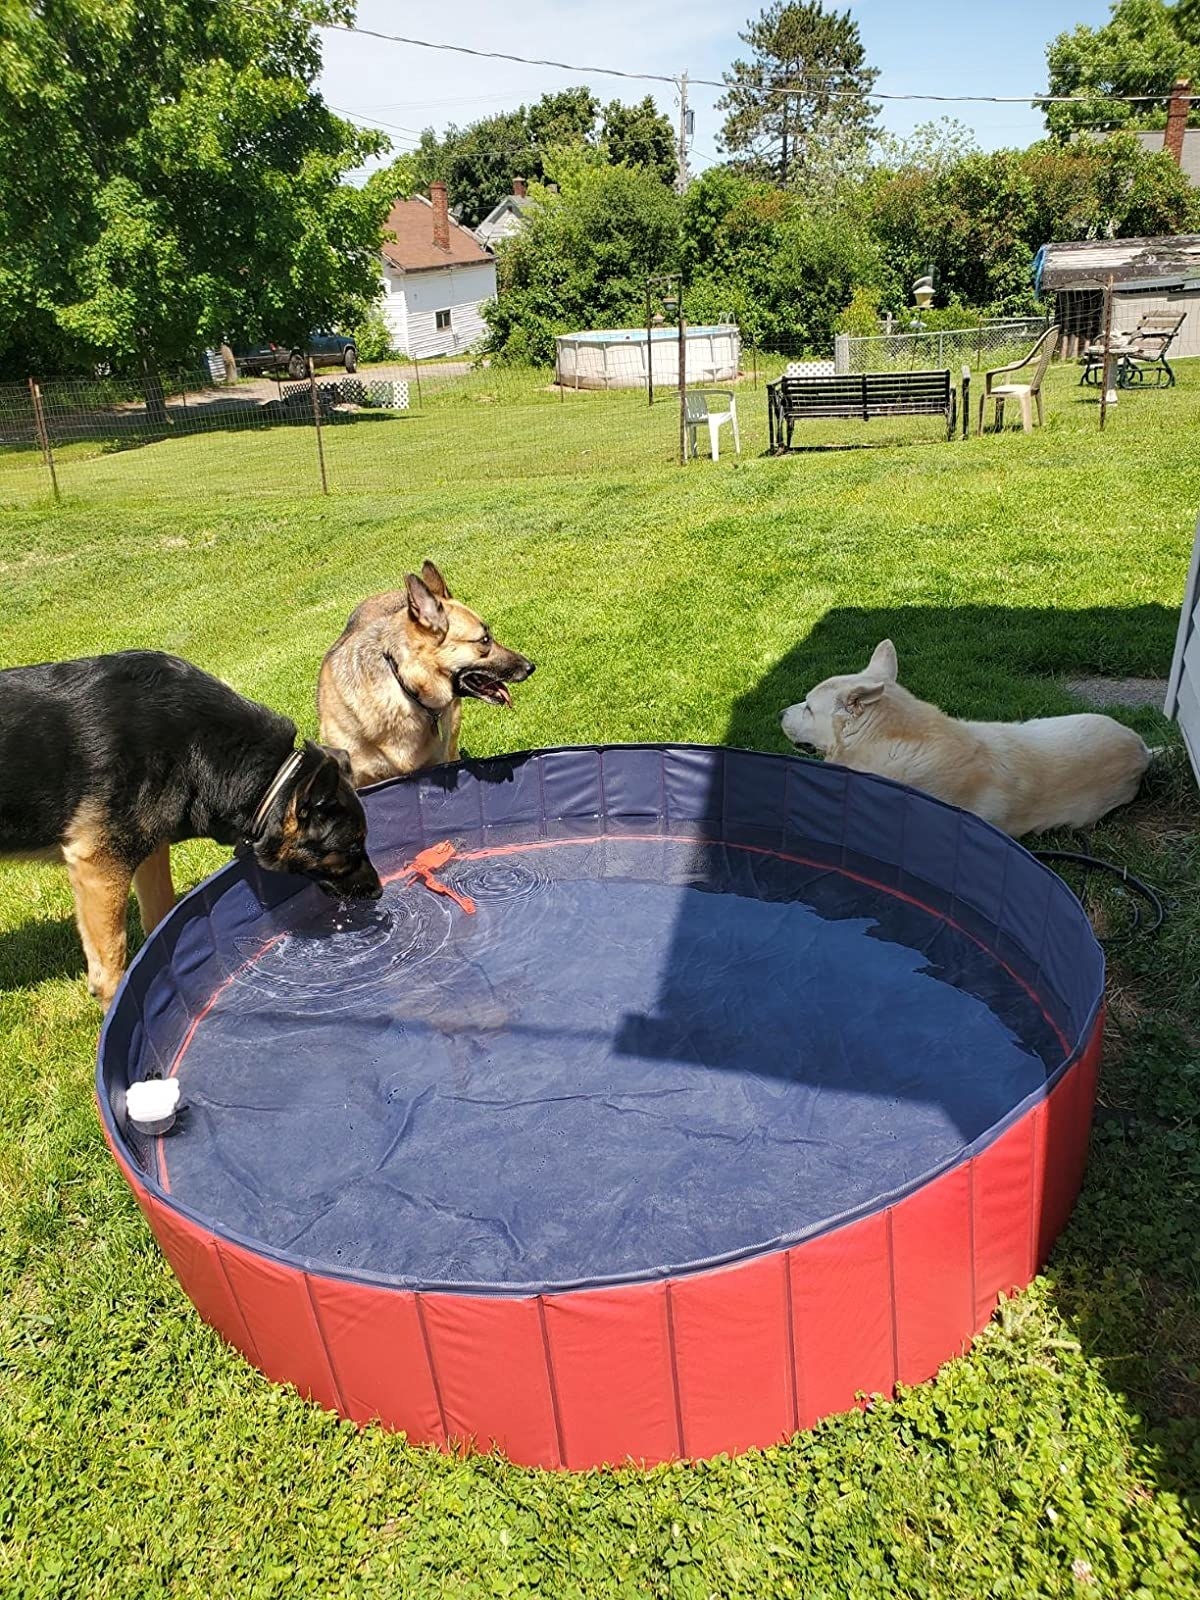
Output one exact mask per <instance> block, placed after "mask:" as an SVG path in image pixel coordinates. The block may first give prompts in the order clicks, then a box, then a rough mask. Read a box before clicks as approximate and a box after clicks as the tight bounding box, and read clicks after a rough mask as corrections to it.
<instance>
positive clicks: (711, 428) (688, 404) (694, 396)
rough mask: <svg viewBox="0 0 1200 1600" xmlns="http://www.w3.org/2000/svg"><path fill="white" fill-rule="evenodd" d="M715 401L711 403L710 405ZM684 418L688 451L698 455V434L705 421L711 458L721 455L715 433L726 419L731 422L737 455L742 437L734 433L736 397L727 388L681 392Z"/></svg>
mask: <svg viewBox="0 0 1200 1600" xmlns="http://www.w3.org/2000/svg"><path fill="white" fill-rule="evenodd" d="M714 402H715V405H714ZM684 422H685V423H686V424H687V436H688V454H689V455H690V456H693V457H695V456H698V455H699V454H700V445H699V442H698V438H697V436H698V434H699V432H700V429H701V428H702V427H704V426H705V424H707V426H708V443H709V448H710V449H711V451H712V458H713V460H714V461H719V460H720V459H721V450H720V444H719V437H720V433H721V427H722V425H723V424H724V423H726V422H731V423H732V424H733V448H734V449H735V450H736V451H737V453H738V455H739V456H740V455H741V453H742V438H741V435H740V434H739V433H738V419H737V400H736V398H735V396H734V393H733V391H732V390H731V389H689V390H688V391H687V393H686V394H685V395H684Z"/></svg>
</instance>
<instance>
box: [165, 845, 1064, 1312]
mask: <svg viewBox="0 0 1200 1600" xmlns="http://www.w3.org/2000/svg"><path fill="white" fill-rule="evenodd" d="M442 876H443V877H444V878H445V879H446V881H448V882H451V883H453V884H455V885H456V886H457V887H458V888H459V889H460V890H461V891H462V892H463V893H465V894H469V895H470V896H471V897H472V898H473V900H474V901H475V904H476V908H477V909H476V912H475V914H474V915H467V914H465V913H464V912H463V911H462V910H461V909H460V908H459V907H458V906H457V905H455V904H454V903H452V902H451V901H450V900H448V899H446V898H444V897H441V896H436V895H434V894H431V893H430V892H429V891H428V890H427V889H425V888H423V887H421V886H419V885H417V886H413V885H411V884H409V885H404V886H401V885H399V884H393V885H391V886H389V888H388V889H387V891H386V893H385V897H384V899H383V900H382V901H381V902H379V903H378V904H377V905H372V906H370V907H368V908H363V907H354V908H349V909H347V908H339V907H337V906H336V905H334V904H333V903H332V902H329V901H327V900H324V899H323V898H321V897H319V896H318V895H317V894H316V893H315V892H313V893H311V894H310V893H307V892H306V893H305V894H303V895H302V896H300V897H298V899H297V901H296V902H293V905H294V906H296V907H302V908H303V913H302V916H303V920H297V921H296V922H295V923H293V925H291V926H290V927H289V929H288V930H287V931H285V932H284V934H283V936H282V937H280V938H277V939H276V940H275V941H274V942H273V943H271V944H270V945H269V947H267V948H265V949H263V948H262V946H263V943H264V941H263V938H262V937H261V935H254V936H250V935H247V938H246V940H245V943H244V946H243V948H242V950H241V951H240V952H239V958H240V959H241V960H242V961H244V963H245V964H244V965H243V966H242V967H241V970H240V971H239V972H238V974H237V976H236V977H235V979H234V981H233V982H232V983H230V984H229V985H228V986H227V987H226V988H224V989H223V990H221V992H220V993H219V994H218V995H217V998H216V1000H215V1002H214V1004H213V1005H212V1008H211V1010H210V1011H209V1012H208V1014H207V1015H206V1016H205V1017H204V1018H203V1020H202V1021H201V1023H200V1025H199V1027H198V1028H197V1029H196V1030H195V1033H194V1036H193V1037H192V1039H191V1042H190V1044H189V1045H188V1047H187V1050H186V1052H185V1054H184V1055H183V1057H182V1060H181V1062H180V1064H179V1075H180V1080H181V1083H182V1088H183V1095H184V1099H185V1101H186V1103H187V1105H188V1111H187V1114H186V1117H185V1118H184V1120H183V1123H182V1125H181V1127H180V1130H179V1131H178V1133H176V1134H175V1135H172V1136H171V1137H170V1138H168V1139H166V1140H163V1141H160V1158H161V1160H162V1162H163V1167H164V1169H165V1172H164V1175H165V1176H166V1177H167V1178H168V1180H169V1183H170V1188H171V1192H172V1194H173V1195H174V1196H175V1198H176V1199H177V1200H179V1201H180V1202H181V1203H182V1204H184V1205H185V1206H187V1207H188V1208H189V1209H190V1210H192V1211H193V1212H196V1213H198V1214H200V1215H201V1216H206V1217H210V1218H212V1219H214V1220H215V1221H216V1222H217V1223H218V1224H219V1225H220V1226H221V1227H222V1229H224V1230H228V1231H231V1232H233V1233H235V1234H240V1235H243V1236H245V1237H247V1238H250V1239H253V1240H256V1241H259V1242H261V1243H263V1244H265V1245H267V1246H269V1247H271V1248H273V1249H275V1250H278V1251H282V1252H286V1253H287V1254H288V1255H289V1256H291V1257H293V1258H295V1259H297V1260H300V1261H302V1262H304V1263H305V1264H308V1265H312V1266H317V1267H325V1268H334V1269H339V1270H343V1271H354V1272H356V1273H359V1274H375V1275H379V1276H381V1277H390V1278H400V1279H408V1280H413V1281H418V1282H421V1283H433V1284H436V1283H453V1284H476V1285H479V1284H501V1285H506V1286H517V1285H522V1284H527V1285H529V1284H565V1283H575V1282H580V1281H590V1280H595V1279H606V1278H622V1277H625V1278H627V1277H637V1276H639V1275H644V1274H655V1273H657V1272H659V1271H661V1270H662V1269H664V1268H668V1267H679V1266H683V1265H686V1264H688V1263H692V1262H698V1261H702V1260H709V1259H712V1258H720V1257H727V1256H734V1255H736V1254H738V1253H741V1252H745V1251H748V1250H751V1249H753V1248H755V1247H761V1246H763V1245H765V1244H769V1243H771V1242H773V1241H776V1240H781V1239H784V1238H791V1237H794V1236H796V1235H798V1234H801V1233H803V1232H804V1231H806V1230H809V1229H813V1228H817V1227H819V1226H821V1225H822V1224H823V1223H824V1222H827V1221H829V1220H831V1219H833V1218H836V1217H838V1216H841V1215H844V1214H845V1213H847V1212H852V1211H853V1210H855V1209H856V1208H859V1207H863V1206H865V1205H868V1204H870V1203H871V1202H872V1201H874V1200H877V1199H879V1198H880V1197H882V1196H885V1195H887V1194H889V1193H891V1192H893V1191H895V1190H897V1189H901V1188H903V1187H904V1186H905V1185H907V1184H910V1183H913V1182H914V1181H916V1180H917V1179H919V1178H920V1177H922V1176H923V1175H925V1174H927V1173H929V1172H930V1171H931V1170H933V1169H936V1168H937V1167H938V1166H939V1165H942V1164H945V1163H947V1162H949V1161H951V1160H953V1159H954V1158H955V1157H956V1156H957V1155H958V1154H959V1152H961V1150H962V1149H963V1148H964V1146H966V1145H968V1144H970V1143H971V1141H972V1140H974V1139H975V1138H977V1137H979V1136H980V1135H982V1134H984V1133H985V1132H986V1131H987V1130H988V1129H989V1128H990V1127H992V1126H993V1125H994V1124H995V1123H996V1122H997V1121H998V1120H1000V1119H1001V1118H1003V1117H1004V1116H1005V1115H1006V1114H1007V1113H1009V1112H1010V1111H1012V1110H1013V1109H1014V1108H1015V1107H1016V1106H1017V1105H1018V1104H1019V1103H1020V1102H1021V1101H1022V1100H1023V1099H1024V1098H1025V1097H1026V1096H1027V1095H1029V1094H1030V1093H1032V1092H1033V1091H1034V1090H1036V1089H1037V1088H1038V1086H1039V1085H1040V1084H1042V1083H1043V1082H1044V1081H1045V1077H1046V1074H1047V1071H1048V1070H1051V1069H1052V1068H1053V1067H1054V1066H1055V1065H1057V1063H1058V1062H1059V1061H1060V1060H1061V1058H1062V1053H1063V1050H1062V1045H1061V1043H1060V1041H1059V1038H1058V1037H1057V1035H1056V1033H1055V1031H1054V1029H1053V1027H1052V1026H1051V1024H1050V1023H1049V1022H1048V1021H1047V1019H1046V1017H1045V1016H1044V1015H1043V1014H1042V1012H1041V1010H1040V1009H1039V1007H1038V1005H1037V1003H1036V1002H1035V1001H1034V999H1033V998H1032V996H1031V995H1030V994H1028V993H1027V991H1026V990H1025V989H1024V988H1023V987H1021V986H1020V985H1019V984H1018V983H1017V982H1016V980H1015V979H1014V978H1012V977H1011V976H1010V974H1008V973H1007V972H1006V971H1005V969H1004V968H1003V967H1002V966H1001V965H1000V964H999V963H998V962H997V961H996V959H995V957H994V956H992V955H991V954H990V953H988V952H986V951H984V950H983V949H981V948H980V947H979V946H978V945H977V944H976V943H974V942H973V941H972V940H971V939H970V938H968V937H967V936H966V935H965V934H963V933H960V932H958V931H956V930H955V929H954V928H953V927H951V926H950V925H948V924H947V923H945V922H943V921H940V920H939V919H938V918H936V917H935V916H933V915H932V914H931V913H929V912H926V911H924V910H921V909H920V908H918V907H914V906H911V905H908V904H906V903H904V902H902V901H900V900H897V899H896V898H894V897H892V896H889V895H888V894H886V893H885V892H882V891H879V890H875V889H871V888H868V887H866V886H865V885H862V884H860V883H856V882H854V881H852V880H850V879H848V878H846V877H844V876H842V875H840V874H837V873H834V872H830V871H827V870H818V869H810V868H806V867H802V866H800V865H797V864H794V863H788V862H785V861H783V860H780V859H779V858H777V857H771V856H762V855H754V854H749V853H746V852H739V851H737V850H734V849H727V848H726V847H723V846H720V845H708V846H697V845H695V844H691V843H688V842H686V841H671V840H664V839H657V840H643V841H638V840H631V839H622V840H614V841H610V842H603V841H594V840H592V841H587V842H586V843H578V844H573V843H559V844H555V845H553V846H551V847H549V848H527V849H513V850H512V851H510V852H509V853H499V854H494V855H490V856H488V857H485V858H482V859H459V860H456V861H454V862H452V863H451V865H450V866H449V867H448V868H447V869H446V870H445V872H444V873H443V874H442ZM223 970H227V969H223ZM219 982H220V974H217V973H214V982H213V988H214V991H215V990H216V989H217V987H218V984H219Z"/></svg>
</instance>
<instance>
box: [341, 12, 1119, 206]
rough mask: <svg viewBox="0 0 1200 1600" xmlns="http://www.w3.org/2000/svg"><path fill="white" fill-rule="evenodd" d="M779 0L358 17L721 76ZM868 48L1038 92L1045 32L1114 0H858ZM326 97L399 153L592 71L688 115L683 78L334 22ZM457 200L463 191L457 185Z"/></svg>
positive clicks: (905, 126) (705, 118) (972, 88)
mask: <svg viewBox="0 0 1200 1600" xmlns="http://www.w3.org/2000/svg"><path fill="white" fill-rule="evenodd" d="M765 4H766V0H689V3H687V4H678V3H675V4H659V5H654V4H653V3H652V0H651V3H647V0H575V3H571V0H509V3H508V4H504V5H501V4H497V3H496V0H456V3H455V4H454V5H447V7H446V9H445V10H444V11H443V10H441V8H440V7H435V6H431V5H429V4H428V3H425V4H421V5H413V4H410V3H408V0H359V8H358V25H359V26H360V27H364V28H374V29H377V30H378V31H380V32H383V33H400V34H406V35H409V36H411V37H413V38H418V39H428V40H433V41H435V42H444V43H452V44H462V45H470V46H471V47H472V48H475V49H480V50H507V51H510V52H512V53H514V54H516V55H525V56H541V57H551V58H553V59H555V60H559V61H566V62H570V63H578V64H582V65H584V66H593V67H596V66H600V67H618V68H621V69H623V70H625V71H631V72H650V73H662V74H665V75H668V76H670V77H672V78H677V77H678V75H679V74H680V72H681V71H682V70H684V69H686V70H687V71H688V73H689V74H690V75H691V76H692V77H693V78H710V79H715V80H718V81H719V80H720V78H721V74H722V72H723V71H724V70H725V69H726V68H728V67H729V65H730V64H731V63H732V62H733V61H734V60H735V59H736V57H737V56H738V55H739V54H740V53H743V50H744V47H743V46H742V45H741V44H740V42H739V40H738V37H737V35H738V31H739V29H742V28H744V27H745V26H746V21H747V19H748V18H749V17H751V16H752V15H757V14H758V12H759V11H760V10H761V9H763V7H764V6H765ZM850 10H851V12H852V14H853V16H854V18H855V20H856V21H857V23H858V25H859V30H860V32H861V36H862V41H863V45H864V47H865V49H866V55H867V61H868V62H869V63H870V65H872V66H874V67H877V68H878V69H879V74H880V76H879V80H878V82H877V84H876V86H875V87H876V90H877V91H879V90H889V91H891V92H892V93H895V94H911V93H921V92H924V93H931V94H951V93H959V94H985V95H986V94H991V95H1028V94H1031V93H1033V92H1035V91H1036V90H1038V89H1041V88H1044V87H1045V82H1046V45H1047V43H1048V42H1049V40H1050V39H1052V38H1053V37H1054V36H1055V35H1056V34H1058V33H1060V32H1062V31H1063V30H1064V29H1068V30H1069V29H1071V28H1074V27H1075V26H1076V25H1077V24H1078V23H1085V24H1088V25H1090V26H1092V27H1095V26H1098V25H1100V24H1102V23H1103V22H1104V21H1105V20H1106V18H1107V16H1108V10H1109V8H1108V5H1107V4H1106V3H1105V0H1004V3H1002V4H1000V5H999V6H989V7H988V8H987V9H986V11H985V10H984V8H983V7H982V6H981V5H979V3H978V0H975V3H974V4H973V3H972V0H965V3H964V0H957V3H956V4H950V3H949V0H926V3H925V4H921V5H917V4H913V3H906V0H855V3H852V4H851V6H850ZM323 44H324V63H325V64H324V70H323V72H322V75H321V89H322V92H323V93H324V95H325V98H326V100H327V101H328V102H329V104H330V105H332V106H334V107H335V108H336V109H337V110H339V111H341V112H350V113H353V114H354V117H355V119H356V120H358V121H360V122H364V123H368V124H370V125H372V126H376V127H382V128H383V129H384V131H385V132H386V133H387V134H388V136H389V138H391V140H392V141H393V146H394V148H395V149H396V150H402V149H405V148H411V147H412V146H413V144H414V143H415V142H416V137H417V135H418V134H419V133H420V130H421V129H422V128H425V127H433V128H435V129H437V130H438V132H441V131H443V130H444V129H445V127H446V126H447V124H448V123H452V122H454V123H458V124H459V125H460V126H462V125H463V124H465V123H468V122H474V121H476V120H478V118H480V117H485V116H490V115H492V114H493V113H495V112H497V111H505V110H510V109H512V108H513V107H515V106H518V105H520V104H522V102H524V103H526V104H528V103H529V102H530V101H532V100H536V99H538V98H539V97H540V96H541V95H543V94H545V93H546V92H548V91H553V90H557V89H563V88H567V87H569V86H570V85H572V84H578V83H587V84H589V85H590V87H591V88H592V90H593V92H594V93H596V94H597V95H599V96H600V97H601V98H602V99H603V100H605V101H608V100H612V99H621V100H640V99H641V98H642V97H643V95H645V94H647V93H649V94H652V95H653V96H654V98H655V100H656V101H657V103H658V105H659V108H660V109H661V110H662V111H664V112H666V113H667V115H669V116H670V117H671V118H672V119H673V120H675V119H677V118H678V100H677V98H676V91H675V89H674V87H673V86H672V85H671V84H655V83H636V82H627V81H622V80H621V79H619V78H609V77H604V76H601V75H599V74H588V73H586V72H561V71H558V70H556V69H553V68H546V67H524V66H517V65H514V64H513V63H511V62H504V61H481V60H475V59H473V58H472V57H469V56H462V55H453V54H450V53H446V52H441V51H432V50H422V49H417V48H415V47H413V46H409V45H401V44H392V43H385V42H383V41H382V40H378V39H371V38H367V37H364V36H362V35H350V34H345V33H340V32H335V31H333V30H325V31H324V33H323ZM719 96H720V90H719V89H712V88H703V87H701V86H698V85H697V86H695V87H694V88H693V89H692V91H691V93H690V95H689V103H690V104H691V105H692V107H693V109H694V111H695V114H696V123H695V137H694V141H693V146H692V159H691V169H692V171H693V172H701V171H703V170H704V168H705V167H706V166H710V165H711V164H712V163H713V162H714V161H716V160H718V159H719V158H720V150H719V148H718V143H717V141H718V136H719V134H720V128H721V115H720V113H719V112H716V111H715V110H714V109H713V105H714V101H715V100H717V99H718V98H719ZM882 105H883V110H882V117H881V120H882V122H883V124H884V126H885V127H886V128H888V129H889V130H890V131H891V132H893V133H898V134H903V133H907V132H909V131H910V130H911V129H912V128H913V127H915V126H916V125H917V124H919V123H922V122H927V121H930V120H932V119H935V118H938V117H941V116H951V117H955V118H957V119H958V120H960V121H962V122H964V123H966V124H967V125H968V126H969V127H970V128H971V130H972V132H973V133H974V135H975V138H976V141H977V142H978V143H979V145H980V146H982V148H984V149H985V150H990V149H995V148H998V147H1000V146H1004V145H1025V144H1028V143H1030V142H1031V141H1032V140H1034V139H1036V138H1038V137H1039V136H1040V134H1041V133H1042V130H1043V123H1042V118H1041V116H1040V115H1039V114H1038V113H1037V112H1035V111H1034V110H1032V108H1031V107H1030V106H1028V105H981V104H971V103H966V104H947V105H938V104H931V103H928V102H921V101H915V102H914V101H892V102H888V101H884V102H882ZM451 204H453V196H451Z"/></svg>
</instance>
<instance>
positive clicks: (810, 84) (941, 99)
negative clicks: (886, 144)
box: [246, 6, 1200, 106]
mask: <svg viewBox="0 0 1200 1600" xmlns="http://www.w3.org/2000/svg"><path fill="white" fill-rule="evenodd" d="M246 9H248V10H254V9H256V8H255V7H253V6H247V7H246ZM312 25H313V26H314V27H318V28H325V29H331V30H334V31H336V32H339V33H358V34H362V35H363V36H364V37H365V38H368V39H381V40H383V41H385V42H386V43H388V44H405V45H409V46H411V47H412V48H413V49H416V50H441V51H448V52H449V53H451V54H453V55H462V56H474V57H475V58H476V59H477V60H481V61H511V62H514V63H515V64H516V65H518V66H523V67H553V68H555V69H556V70H558V71H561V72H578V73H581V74H585V75H592V76H602V77H606V78H625V79H628V80H630V81H636V82H640V83H669V84H671V85H672V86H673V87H674V88H676V89H678V87H679V79H678V78H676V77H673V76H672V75H671V74H669V73H664V72H633V71H627V70H625V69H623V68H621V67H597V66H583V65H580V64H579V63H574V62H570V61H557V60H554V59H552V58H550V57H547V56H519V55H515V54H513V53H512V52H510V51H507V50H479V49H476V48H475V46H473V45H466V44H450V43H447V42H446V41H444V40H433V39H416V38H413V37H412V36H411V35H409V34H402V33H382V32H380V31H379V30H378V29H376V28H362V27H359V26H358V25H357V24H356V23H349V22H315V23H313V24H312ZM689 81H690V82H691V83H692V84H693V85H694V86H699V87H703V88H706V89H728V88H729V87H731V86H730V84H729V83H727V82H726V81H725V79H723V78H721V79H717V78H691V79H690V80H689ZM762 93H763V94H764V95H784V96H786V95H799V94H825V95H830V96H832V97H833V98H835V99H850V100H872V99H873V100H929V101H934V102H937V103H939V104H946V105H950V104H966V103H970V104H980V105H1034V106H1044V105H1084V104H1086V103H1088V102H1089V101H1094V100H1099V101H1104V102H1107V103H1109V104H1114V103H1115V104H1120V105H1136V104H1142V103H1145V102H1151V101H1156V100H1167V99H1169V98H1170V92H1169V91H1167V90H1164V91H1161V92H1160V93H1158V94H1088V95H1077V94H1046V93H1042V92H1038V93H1036V94H929V93H923V92H920V93H919V92H916V91H913V92H908V93H901V92H898V91H896V92H893V91H889V90H885V89H869V90H868V89H837V88H833V87H832V86H831V85H830V82H829V81H828V80H827V79H804V80H801V81H799V82H796V83H791V84H770V85H766V86H764V88H763V90H762ZM1193 98H1200V96H1195V97H1193Z"/></svg>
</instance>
